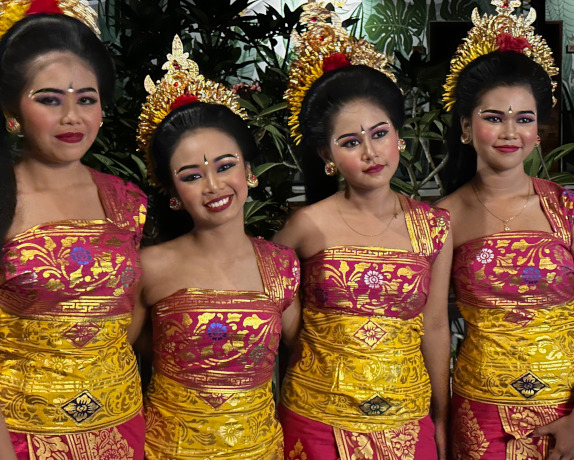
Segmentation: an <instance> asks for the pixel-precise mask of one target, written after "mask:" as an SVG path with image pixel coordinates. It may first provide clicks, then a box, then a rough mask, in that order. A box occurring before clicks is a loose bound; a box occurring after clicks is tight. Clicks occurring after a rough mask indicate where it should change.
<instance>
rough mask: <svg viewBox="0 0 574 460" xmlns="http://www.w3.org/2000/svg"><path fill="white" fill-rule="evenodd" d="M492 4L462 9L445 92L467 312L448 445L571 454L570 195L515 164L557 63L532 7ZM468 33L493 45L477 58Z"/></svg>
mask: <svg viewBox="0 0 574 460" xmlns="http://www.w3.org/2000/svg"><path fill="white" fill-rule="evenodd" d="M498 12H499V14H498V15H496V16H489V17H486V16H485V17H484V18H483V19H480V20H478V19H476V18H478V14H476V15H473V17H474V18H475V28H474V29H473V30H472V31H471V32H470V34H469V38H468V39H467V40H466V42H465V44H464V45H463V46H461V48H460V49H459V51H458V53H457V56H456V57H455V59H454V61H455V62H454V64H453V67H452V69H458V70H453V71H452V73H451V75H450V76H449V80H448V83H447V93H446V95H445V101H446V102H447V103H448V104H447V106H448V107H450V106H452V108H453V126H452V128H451V130H450V133H449V135H450V138H449V145H450V152H451V155H452V156H451V165H452V166H453V171H454V170H456V171H457V176H456V177H457V178H458V181H457V183H456V184H454V187H453V188H456V187H458V188H456V191H454V192H453V193H452V194H450V195H449V196H447V197H446V198H445V199H444V200H442V201H441V202H440V206H444V207H445V208H447V209H448V210H449V211H450V213H451V218H452V228H453V236H454V247H455V250H454V261H453V282H454V287H455V293H456V299H457V304H458V307H459V309H460V311H461V313H462V316H463V317H464V320H465V323H466V337H465V339H464V342H463V345H462V348H461V351H460V354H459V356H458V359H457V362H456V367H455V370H454V376H453V392H454V395H453V412H452V414H453V416H452V420H453V423H452V424H451V426H452V435H453V436H452V442H453V444H452V447H453V455H454V457H455V458H456V459H467V458H485V459H486V458H488V459H489V460H490V459H493V460H502V459H515V458H537V459H552V460H554V459H571V458H574V438H573V437H572V429H573V427H574V419H573V417H574V416H572V415H571V410H572V404H571V400H572V386H573V385H574V341H573V337H574V333H573V331H574V322H573V321H572V308H573V305H574V257H573V237H572V225H573V222H574V194H573V193H572V192H570V191H568V190H564V189H563V188H562V187H560V186H558V185H557V184H554V183H552V182H549V181H546V180H542V179H538V178H531V177H529V176H528V175H527V174H526V173H525V171H524V165H523V162H524V160H525V159H526V157H527V156H528V155H529V154H530V153H531V152H532V151H533V149H534V148H535V146H536V145H537V144H538V142H539V139H538V129H539V127H540V123H542V122H544V120H546V119H547V117H548V114H549V111H550V108H551V106H552V81H551V78H550V77H551V76H552V75H554V74H555V73H556V69H555V68H554V67H553V61H552V59H551V57H550V56H551V53H550V50H549V48H548V47H547V45H546V43H545V42H544V41H543V40H542V41H541V40H540V37H536V36H535V35H534V31H533V28H532V27H531V26H530V25H529V24H530V22H531V20H530V19H531V18H526V20H524V19H518V18H515V17H514V16H513V15H511V13H512V8H510V7H503V6H500V5H499V8H498ZM492 24H497V25H499V26H500V29H499V28H498V27H492ZM525 24H526V25H525ZM503 30H512V31H513V33H514V34H515V35H514V36H511V35H510V34H509V33H507V32H504V31H503ZM477 43H480V49H481V50H489V51H490V52H488V53H486V54H483V55H481V56H479V57H476V49H475V48H473V46H475V45H476V44H477ZM460 69H462V70H461V71H460ZM459 71H460V73H459ZM452 177H455V176H452ZM548 435H551V436H552V437H551V436H548ZM552 438H553V439H552ZM553 445H554V447H553Z"/></svg>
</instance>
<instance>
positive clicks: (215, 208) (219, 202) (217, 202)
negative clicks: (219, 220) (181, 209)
mask: <svg viewBox="0 0 574 460" xmlns="http://www.w3.org/2000/svg"><path fill="white" fill-rule="evenodd" d="M232 200H233V196H232V195H227V196H223V197H220V198H216V199H214V200H211V201H208V202H207V203H205V204H204V206H205V207H206V208H207V210H208V211H210V212H221V211H223V210H224V209H227V208H228V207H229V206H231V202H232Z"/></svg>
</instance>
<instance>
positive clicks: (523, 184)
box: [472, 168, 530, 198]
mask: <svg viewBox="0 0 574 460" xmlns="http://www.w3.org/2000/svg"><path fill="white" fill-rule="evenodd" d="M529 182H530V177H529V176H528V175H527V174H526V173H525V172H524V169H522V168H520V169H514V170H509V171H504V172H494V171H490V170H482V171H481V170H479V171H477V173H476V175H475V176H474V178H473V179H472V183H473V184H474V186H475V187H476V188H477V189H478V190H479V191H480V192H481V195H482V196H484V198H489V197H491V196H496V197H497V198H504V197H509V196H514V195H516V194H517V193H523V192H524V191H525V190H526V189H527V184H528V183H529Z"/></svg>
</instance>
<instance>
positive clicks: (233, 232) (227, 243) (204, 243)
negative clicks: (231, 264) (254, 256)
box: [189, 216, 251, 259]
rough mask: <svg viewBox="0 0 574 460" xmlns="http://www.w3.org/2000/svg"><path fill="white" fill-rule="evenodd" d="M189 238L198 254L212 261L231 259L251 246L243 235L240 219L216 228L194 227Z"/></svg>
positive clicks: (244, 234)
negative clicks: (206, 256)
mask: <svg viewBox="0 0 574 460" xmlns="http://www.w3.org/2000/svg"><path fill="white" fill-rule="evenodd" d="M241 217H243V216H241ZM189 236H190V238H191V240H192V241H193V244H194V246H196V248H197V249H198V251H199V252H201V253H204V254H206V255H209V256H210V257H213V258H214V259H215V258H217V259H228V258H230V257H231V258H233V257H234V256H233V254H237V253H238V252H243V251H244V250H245V247H247V246H248V245H249V247H250V245H251V241H250V239H249V237H248V236H247V235H246V233H245V228H244V224H243V219H242V218H241V219H234V220H233V221H232V222H226V223H225V224H223V225H220V226H218V227H209V228H201V227H199V228H197V227H196V228H194V229H193V230H192V231H191V232H190V235H189Z"/></svg>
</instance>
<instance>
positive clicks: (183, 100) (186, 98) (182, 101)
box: [169, 94, 199, 111]
mask: <svg viewBox="0 0 574 460" xmlns="http://www.w3.org/2000/svg"><path fill="white" fill-rule="evenodd" d="M197 101H199V99H198V98H197V96H195V95H193V94H183V95H181V96H179V97H176V98H175V100H174V101H173V102H172V103H171V105H170V106H169V110H170V111H171V110H175V109H177V108H178V107H181V106H182V105H187V104H191V103H192V102H197Z"/></svg>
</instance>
